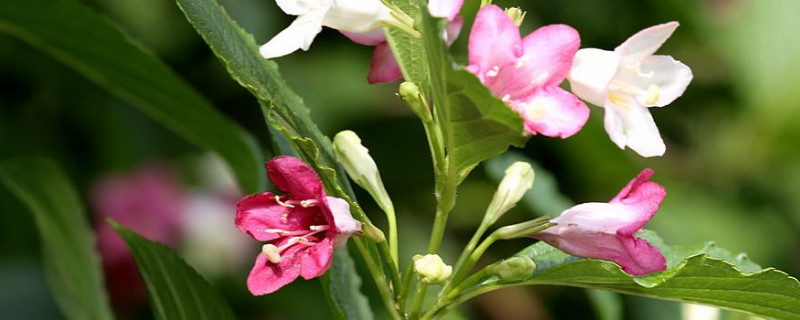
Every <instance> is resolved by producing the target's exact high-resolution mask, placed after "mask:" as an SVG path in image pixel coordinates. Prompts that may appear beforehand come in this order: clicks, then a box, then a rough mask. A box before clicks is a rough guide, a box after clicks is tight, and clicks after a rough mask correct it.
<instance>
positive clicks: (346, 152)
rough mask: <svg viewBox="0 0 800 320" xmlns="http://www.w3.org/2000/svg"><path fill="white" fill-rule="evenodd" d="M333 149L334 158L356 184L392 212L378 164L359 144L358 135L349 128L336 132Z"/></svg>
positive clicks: (392, 208) (384, 208)
mask: <svg viewBox="0 0 800 320" xmlns="http://www.w3.org/2000/svg"><path fill="white" fill-rule="evenodd" d="M333 151H334V153H335V154H336V160H337V161H339V163H341V164H342V167H344V170H345V171H347V175H349V176H350V178H351V179H353V181H355V183H356V184H358V185H359V186H361V187H362V188H364V190H367V192H369V194H370V195H372V198H374V199H375V201H376V202H377V203H378V205H379V206H380V207H381V209H383V210H384V211H388V210H391V211H392V212H394V205H392V199H390V198H389V195H388V194H387V193H386V189H385V188H384V187H383V181H381V175H380V173H379V172H378V166H376V165H375V161H373V160H372V157H370V156H369V150H367V148H365V147H364V146H362V145H361V139H359V138H358V135H356V133H355V132H353V131H350V130H345V131H342V132H339V133H337V134H336V136H335V137H334V138H333Z"/></svg>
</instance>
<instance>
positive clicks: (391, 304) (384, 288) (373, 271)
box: [354, 239, 404, 320]
mask: <svg viewBox="0 0 800 320" xmlns="http://www.w3.org/2000/svg"><path fill="white" fill-rule="evenodd" d="M365 241H366V240H361V239H356V241H354V242H355V243H356V247H357V248H358V251H359V252H360V253H361V256H362V257H364V262H366V264H367V269H369V273H370V275H372V279H373V280H374V281H375V286H377V287H378V293H379V294H380V296H381V299H382V300H383V304H384V305H386V310H387V311H388V312H389V316H390V317H391V318H392V319H394V320H402V319H404V317H403V316H401V315H400V311H399V310H398V308H397V305H396V304H395V300H394V297H393V296H392V292H391V291H392V290H391V289H390V288H389V285H388V283H387V279H386V276H385V275H384V273H383V267H381V264H380V262H377V263H376V262H375V261H372V259H370V254H369V249H367V247H366V246H365V243H364V242H365ZM379 247H380V246H379Z"/></svg>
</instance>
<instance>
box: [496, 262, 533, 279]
mask: <svg viewBox="0 0 800 320" xmlns="http://www.w3.org/2000/svg"><path fill="white" fill-rule="evenodd" d="M486 271H487V272H488V273H489V274H491V275H493V276H496V277H498V278H500V279H502V280H503V281H523V280H527V279H528V278H530V277H531V275H533V272H534V271H536V263H534V262H533V260H531V258H528V257H513V258H509V259H505V260H502V261H500V262H497V263H495V264H493V265H491V266H489V267H487V268H486Z"/></svg>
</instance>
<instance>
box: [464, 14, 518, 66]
mask: <svg viewBox="0 0 800 320" xmlns="http://www.w3.org/2000/svg"><path fill="white" fill-rule="evenodd" d="M520 55H522V39H521V38H520V35H519V29H518V28H517V26H516V25H515V24H514V22H513V21H511V18H509V17H508V15H506V13H505V12H504V11H503V9H500V7H498V6H496V5H487V6H485V7H483V8H481V9H480V10H479V11H478V15H477V17H476V18H475V23H474V24H473V25H472V31H471V32H470V35H469V67H468V70H470V71H471V72H473V73H475V74H476V75H477V76H478V78H479V79H481V81H484V80H485V79H486V76H485V75H486V72H488V71H490V70H492V69H499V68H502V67H504V66H506V65H508V64H513V63H514V62H515V61H516V59H517V58H518V57H519V56H520Z"/></svg>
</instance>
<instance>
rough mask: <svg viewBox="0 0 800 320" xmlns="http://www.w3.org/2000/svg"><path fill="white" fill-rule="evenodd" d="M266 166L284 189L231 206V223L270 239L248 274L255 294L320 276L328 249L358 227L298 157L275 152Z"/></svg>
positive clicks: (326, 264)
mask: <svg viewBox="0 0 800 320" xmlns="http://www.w3.org/2000/svg"><path fill="white" fill-rule="evenodd" d="M266 168H267V176H268V177H269V179H270V180H271V181H272V183H273V184H274V185H275V187H277V188H278V189H279V190H281V191H283V192H286V193H287V194H286V195H280V196H279V195H275V194H272V193H270V192H264V193H258V194H254V195H250V196H247V197H245V198H244V199H242V200H240V201H239V203H238V204H237V205H236V226H237V227H239V229H240V230H241V231H242V232H246V233H247V234H249V235H250V236H252V237H253V238H254V239H256V240H258V241H264V242H269V243H267V244H265V245H264V246H263V247H262V252H261V253H260V254H259V255H258V257H257V258H256V263H255V265H254V266H253V269H252V270H251V271H250V276H249V277H248V279H247V287H248V288H249V289H250V292H251V293H252V294H254V295H263V294H269V293H272V292H275V291H276V290H278V289H280V288H281V287H283V286H284V285H286V284H288V283H290V282H292V281H294V280H295V279H297V277H298V276H302V277H303V278H304V279H307V280H308V279H312V278H316V277H319V276H321V275H322V274H324V273H325V272H326V271H327V270H328V269H329V268H330V266H331V262H332V261H333V248H334V247H336V246H340V245H342V244H344V243H345V241H346V240H347V238H348V237H349V236H350V235H352V234H353V233H356V232H359V231H360V229H361V223H360V222H359V221H357V220H355V219H353V217H352V216H351V215H350V210H349V205H348V204H347V202H346V201H344V200H342V199H339V198H334V197H328V196H326V195H325V190H324V188H323V186H322V181H320V179H319V177H318V176H317V174H316V173H315V172H314V170H313V169H311V167H309V166H308V165H306V164H305V163H303V161H302V160H300V159H298V158H295V157H290V156H280V157H275V158H273V159H272V160H270V161H269V162H267V165H266Z"/></svg>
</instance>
